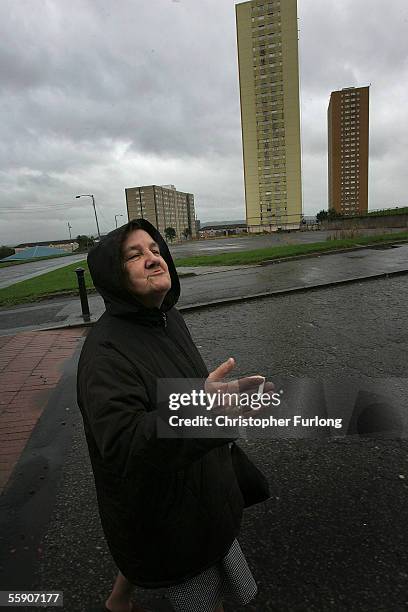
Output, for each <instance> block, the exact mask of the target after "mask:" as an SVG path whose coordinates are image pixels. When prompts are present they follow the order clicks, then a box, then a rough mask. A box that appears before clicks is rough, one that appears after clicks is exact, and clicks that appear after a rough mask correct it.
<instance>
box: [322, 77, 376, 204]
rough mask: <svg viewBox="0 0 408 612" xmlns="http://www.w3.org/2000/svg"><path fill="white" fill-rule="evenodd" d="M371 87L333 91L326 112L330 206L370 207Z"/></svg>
mask: <svg viewBox="0 0 408 612" xmlns="http://www.w3.org/2000/svg"><path fill="white" fill-rule="evenodd" d="M369 90H370V88H369V87H348V88H346V89H342V90H340V91H333V92H332V93H331V96H330V103H329V108H328V113H327V119H328V147H329V151H328V153H329V169H328V183H329V184H328V190H329V210H330V209H331V210H334V211H336V212H337V213H341V214H342V215H361V214H365V213H367V211H368V129H369V119H368V116H369Z"/></svg>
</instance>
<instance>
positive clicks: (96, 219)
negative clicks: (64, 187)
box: [75, 193, 101, 239]
mask: <svg viewBox="0 0 408 612" xmlns="http://www.w3.org/2000/svg"><path fill="white" fill-rule="evenodd" d="M75 197H76V198H92V206H93V209H94V213H95V221H96V228H97V230H98V238H99V239H100V238H101V232H100V231H99V223H98V215H97V214H96V206H95V198H94V197H93V195H92V194H91V193H81V195H77V196H75Z"/></svg>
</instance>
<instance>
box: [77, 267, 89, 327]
mask: <svg viewBox="0 0 408 612" xmlns="http://www.w3.org/2000/svg"><path fill="white" fill-rule="evenodd" d="M75 273H76V275H77V278H78V289H79V297H80V298H81V308H82V318H83V319H84V321H90V320H91V314H90V312H89V304H88V295H87V293H86V286H85V269H84V268H77V269H76V270H75Z"/></svg>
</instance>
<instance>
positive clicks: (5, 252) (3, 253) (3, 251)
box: [0, 246, 15, 259]
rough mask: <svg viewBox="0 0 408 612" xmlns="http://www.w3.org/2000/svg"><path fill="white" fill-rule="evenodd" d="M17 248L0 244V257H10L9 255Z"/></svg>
mask: <svg viewBox="0 0 408 612" xmlns="http://www.w3.org/2000/svg"><path fill="white" fill-rule="evenodd" d="M14 253H15V250H14V249H12V248H11V247H8V246H0V259H3V258H4V257H8V256H9V255H14Z"/></svg>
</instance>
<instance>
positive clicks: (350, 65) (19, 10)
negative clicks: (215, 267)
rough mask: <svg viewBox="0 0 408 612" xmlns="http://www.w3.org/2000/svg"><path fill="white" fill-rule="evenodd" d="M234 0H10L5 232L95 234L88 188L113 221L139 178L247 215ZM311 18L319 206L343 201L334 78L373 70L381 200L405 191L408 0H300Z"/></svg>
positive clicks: (306, 42)
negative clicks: (332, 183) (333, 140)
mask: <svg viewBox="0 0 408 612" xmlns="http://www.w3.org/2000/svg"><path fill="white" fill-rule="evenodd" d="M234 4H235V2H234V0H223V1H222V2H220V1H219V0H202V1H201V2H196V1H195V0H181V1H179V2H175V1H174V0H155V1H154V2H149V1H148V0H122V1H121V2H120V3H112V1H111V0H72V1H70V2H59V1H57V0H48V1H47V2H43V1H42V0H19V2H15V1H14V0H3V2H2V3H0V74H1V80H0V112H1V121H0V168H1V172H0V243H2V242H7V241H8V242H10V241H17V242H18V241H23V240H24V241H25V240H28V239H30V238H31V239H41V238H44V239H46V238H47V237H51V238H52V237H56V238H58V237H65V234H66V232H67V230H66V223H67V221H70V223H71V225H72V226H73V232H74V233H75V232H77V233H79V232H81V233H82V232H92V231H94V221H93V217H92V210H91V208H90V206H89V203H88V202H87V199H86V198H83V199H81V200H75V195H76V194H77V193H90V192H91V193H94V194H95V197H96V200H97V205H98V209H99V210H100V211H101V225H102V226H103V229H104V230H108V229H111V228H112V227H113V226H114V215H115V214H118V213H124V212H125V200H124V188H125V187H126V186H132V185H137V184H151V183H156V184H166V183H174V184H176V185H177V187H178V188H179V189H181V190H184V191H191V192H193V193H194V194H195V195H196V202H197V214H198V217H200V218H201V219H204V220H205V219H215V218H217V217H218V218H228V217H229V218H243V216H244V193H243V177H242V151H241V134H240V112H239V90H238V71H237V58H236V39H235V11H234ZM299 17H300V21H299V23H300V60H301V86H302V94H301V99H302V148H303V192H304V208H305V212H306V213H311V212H314V211H315V210H318V209H320V208H322V207H324V206H326V202H327V185H326V183H327V134H326V120H327V119H326V113H327V104H328V99H329V94H330V91H331V90H333V89H338V88H341V87H347V86H351V85H366V84H368V83H370V82H371V83H372V88H371V131H370V143H371V155H372V164H371V168H370V197H371V206H372V207H373V208H378V207H380V206H382V205H383V202H385V201H399V200H401V199H402V198H403V195H404V193H405V189H404V176H405V170H403V167H404V164H405V162H406V153H405V151H406V148H407V147H406V145H407V137H406V133H407V129H406V128H407V119H406V117H405V91H404V90H405V83H406V81H407V54H406V49H405V38H406V30H407V25H408V24H407V20H408V8H407V6H406V3H405V2H404V1H403V0H393V1H391V2H390V3H388V5H387V8H386V10H385V9H384V4H383V2H381V3H380V2H379V0H372V1H371V2H370V3H369V5H367V2H366V1H365V0H354V2H352V1H351V0H343V1H342V2H340V3H330V10H329V8H328V3H327V0H308V1H306V0H299ZM385 176H388V177H392V181H389V180H387V179H385V178H384V177H385ZM13 211H14V212H13ZM22 219H24V221H26V223H22Z"/></svg>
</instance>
